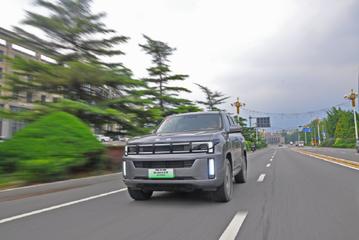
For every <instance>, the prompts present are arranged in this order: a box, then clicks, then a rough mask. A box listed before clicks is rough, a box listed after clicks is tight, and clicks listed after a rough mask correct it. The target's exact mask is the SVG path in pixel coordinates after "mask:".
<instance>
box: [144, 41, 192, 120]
mask: <svg viewBox="0 0 359 240" xmlns="http://www.w3.org/2000/svg"><path fill="white" fill-rule="evenodd" d="M144 38H145V40H146V43H145V44H140V45H139V46H140V47H141V48H142V50H143V51H145V52H146V53H147V54H148V55H150V56H151V57H152V64H153V65H152V66H151V67H149V68H147V71H148V75H149V77H147V78H144V80H145V81H146V82H147V83H148V85H149V87H148V88H147V94H148V95H149V96H150V97H149V98H150V99H152V100H153V101H157V102H158V104H157V106H158V107H159V108H160V109H161V110H162V111H163V113H164V114H165V115H168V114H169V113H170V112H173V110H174V109H175V108H178V107H181V106H182V110H183V106H189V108H188V109H189V110H193V107H191V106H193V104H192V103H191V101H189V100H187V99H183V98H180V97H179V93H181V92H191V91H190V90H188V89H187V88H184V87H178V86H174V83H175V82H176V81H183V80H185V79H186V78H187V77H188V75H185V74H173V73H172V71H171V69H170V66H169V62H170V61H169V57H170V56H171V55H172V54H173V52H174V51H175V50H176V49H175V48H172V47H170V46H169V45H168V44H167V43H164V42H161V41H157V40H153V39H151V38H150V37H148V36H146V35H144Z"/></svg>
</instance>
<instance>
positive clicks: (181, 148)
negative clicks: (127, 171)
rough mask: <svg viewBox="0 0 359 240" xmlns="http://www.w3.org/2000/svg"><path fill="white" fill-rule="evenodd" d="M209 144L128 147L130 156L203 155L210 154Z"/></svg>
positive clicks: (181, 143) (183, 143)
mask: <svg viewBox="0 0 359 240" xmlns="http://www.w3.org/2000/svg"><path fill="white" fill-rule="evenodd" d="M208 151H209V147H208V145H207V142H177V143H156V144H139V145H129V146H127V153H128V154H129V155H136V154H169V153H191V152H194V153H201V152H208Z"/></svg>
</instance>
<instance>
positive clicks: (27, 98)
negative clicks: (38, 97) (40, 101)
mask: <svg viewBox="0 0 359 240" xmlns="http://www.w3.org/2000/svg"><path fill="white" fill-rule="evenodd" d="M26 102H27V103H32V92H27V93H26Z"/></svg>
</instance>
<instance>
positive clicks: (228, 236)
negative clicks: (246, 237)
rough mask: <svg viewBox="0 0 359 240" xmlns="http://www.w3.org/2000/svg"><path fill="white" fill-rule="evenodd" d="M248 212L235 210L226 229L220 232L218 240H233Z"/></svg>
mask: <svg viewBox="0 0 359 240" xmlns="http://www.w3.org/2000/svg"><path fill="white" fill-rule="evenodd" d="M247 214H248V212H237V213H236V215H234V217H233V219H232V221H231V222H230V223H229V225H228V226H227V228H226V230H224V232H223V233H222V235H221V237H220V238H219V240H234V239H235V238H236V236H237V234H238V231H239V229H240V228H241V226H242V224H243V222H244V220H245V219H246V217H247Z"/></svg>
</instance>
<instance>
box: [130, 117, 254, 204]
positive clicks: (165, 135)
mask: <svg viewBox="0 0 359 240" xmlns="http://www.w3.org/2000/svg"><path fill="white" fill-rule="evenodd" d="M123 175H124V182H125V184H126V185H127V187H128V192H129V194H130V196H131V197H132V198H133V199H135V200H147V199H149V198H150V197H151V196H152V193H153V191H194V190H203V191H210V192H211V195H212V197H213V199H214V200H215V201H219V202H228V201H230V199H231V196H232V191H233V177H234V181H235V182H236V183H244V182H246V178H247V150H246V145H245V141H244V137H243V136H242V134H241V128H240V127H239V126H238V125H237V124H236V123H235V122H234V120H233V118H232V117H231V116H230V115H229V114H227V113H225V112H222V111H220V112H199V113H198V112H196V113H186V114H178V115H172V116H169V117H167V118H166V119H165V120H164V121H163V122H162V123H161V124H160V126H159V127H158V128H157V130H156V131H155V132H154V133H153V134H151V135H147V136H141V137H137V138H134V139H131V140H130V141H129V142H128V144H127V146H126V149H125V156H124V161H123Z"/></svg>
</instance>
